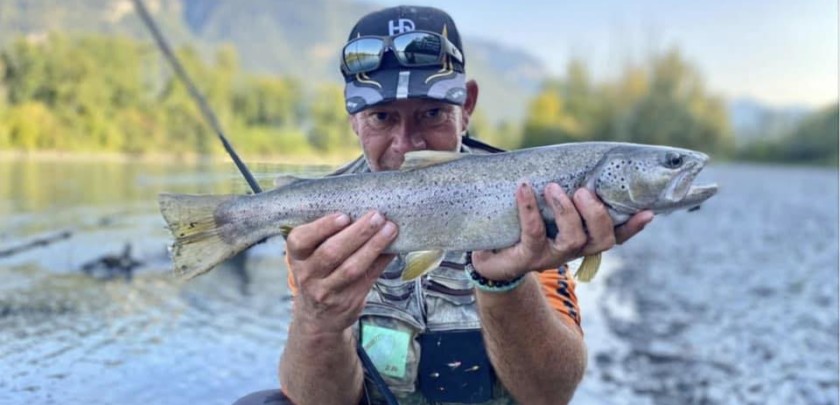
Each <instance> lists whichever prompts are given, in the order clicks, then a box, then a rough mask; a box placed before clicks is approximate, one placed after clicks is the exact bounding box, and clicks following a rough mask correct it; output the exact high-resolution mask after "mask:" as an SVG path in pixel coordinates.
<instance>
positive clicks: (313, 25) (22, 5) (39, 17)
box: [0, 0, 547, 121]
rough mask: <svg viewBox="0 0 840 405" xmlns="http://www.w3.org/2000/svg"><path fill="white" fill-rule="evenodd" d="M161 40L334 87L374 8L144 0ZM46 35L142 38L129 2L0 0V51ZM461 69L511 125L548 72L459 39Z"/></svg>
mask: <svg viewBox="0 0 840 405" xmlns="http://www.w3.org/2000/svg"><path fill="white" fill-rule="evenodd" d="M146 4H147V6H148V7H149V9H150V11H151V12H152V14H153V15H154V17H155V19H156V21H157V22H158V23H159V24H160V25H161V29H162V31H164V34H165V35H166V36H167V38H168V39H169V40H170V41H171V42H172V43H173V44H176V45H183V44H189V45H190V46H192V47H194V48H196V49H198V50H199V51H200V52H202V53H203V54H204V55H208V56H209V55H212V54H213V51H214V50H215V49H216V48H217V47H219V46H221V45H223V44H230V45H232V46H233V47H234V48H235V49H236V50H237V52H238V54H239V58H240V64H241V66H242V68H243V69H245V70H246V71H249V72H252V73H258V74H272V75H275V74H283V75H292V76H295V77H298V78H301V79H303V80H306V81H307V82H308V83H311V84H317V83H320V82H329V81H332V82H340V80H341V76H340V74H339V70H338V52H339V49H340V47H341V45H342V44H343V43H344V41H345V39H346V36H347V33H348V32H350V28H351V27H352V24H353V23H355V21H356V20H357V19H358V18H359V17H361V16H362V15H364V14H366V13H368V12H370V11H373V10H375V9H377V8H379V7H380V6H378V5H373V4H369V3H363V2H359V1H352V0H307V1H299V0H247V1H242V0H147V1H146ZM50 32H61V33H72V34H89V33H96V34H105V35H122V36H129V37H133V38H137V39H142V40H148V39H149V35H148V33H147V32H146V30H145V28H144V27H143V26H142V24H141V22H140V20H139V18H138V17H137V16H136V14H135V13H134V10H133V7H132V2H131V1H130V0H62V1H53V0H0V46H4V45H7V44H8V43H9V42H10V41H12V40H14V39H15V38H20V37H21V36H25V37H28V38H30V39H38V38H43V37H45V36H46V35H48V34H49V33H50ZM464 45H465V48H466V49H465V52H464V53H465V54H466V56H467V70H468V75H469V76H470V77H473V78H475V79H476V80H478V82H479V83H480V87H481V96H480V98H479V108H481V109H482V110H483V111H484V112H485V114H486V115H487V116H488V117H489V118H490V119H491V120H493V121H502V120H518V119H521V118H522V117H523V116H524V112H525V108H526V107H527V102H528V100H529V98H530V97H531V96H532V95H533V94H534V93H535V91H536V89H537V87H538V86H539V84H540V83H541V82H542V80H543V79H544V78H546V77H547V71H546V69H545V67H544V66H543V64H542V63H541V62H540V61H539V60H538V59H536V58H534V57H533V56H531V55H528V54H526V53H525V52H523V51H521V50H517V49H510V48H507V47H504V46H501V45H499V44H496V43H493V42H490V41H486V40H482V39H476V38H470V37H465V38H464Z"/></svg>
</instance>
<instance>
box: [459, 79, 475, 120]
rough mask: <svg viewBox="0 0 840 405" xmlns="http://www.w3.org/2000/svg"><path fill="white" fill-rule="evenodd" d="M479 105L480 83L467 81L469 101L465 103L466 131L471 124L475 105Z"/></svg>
mask: <svg viewBox="0 0 840 405" xmlns="http://www.w3.org/2000/svg"><path fill="white" fill-rule="evenodd" d="M477 103H478V83H476V81H475V80H469V81H467V99H466V100H465V101H464V116H463V120H464V130H466V129H467V127H468V126H469V124H470V116H471V115H472V113H473V112H474V111H475V105H476V104H477Z"/></svg>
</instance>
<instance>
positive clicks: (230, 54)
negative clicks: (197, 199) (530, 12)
mask: <svg viewBox="0 0 840 405" xmlns="http://www.w3.org/2000/svg"><path fill="white" fill-rule="evenodd" d="M178 56H179V57H180V59H181V61H182V63H183V64H184V65H185V67H186V68H187V70H188V71H189V72H190V74H191V75H192V76H193V79H194V80H195V81H196V82H197V83H198V86H199V87H200V88H201V90H202V92H203V93H204V94H205V96H206V97H207V99H208V101H209V103H210V105H211V106H212V108H213V109H214V111H215V112H216V114H217V115H218V117H219V119H220V121H221V123H222V126H223V127H224V128H225V130H226V133H227V135H228V137H229V139H230V140H231V142H232V143H233V144H234V145H235V147H236V149H237V150H238V151H239V152H240V154H242V155H243V156H247V157H248V158H250V159H254V158H259V157H267V156H294V157H296V158H298V159H300V158H303V159H307V158H310V157H311V158H313V159H318V160H322V161H323V160H324V159H325V158H328V157H333V158H335V159H343V158H346V157H350V156H354V155H357V154H358V153H359V149H358V146H357V143H356V139H355V136H354V135H353V133H352V131H351V130H350V128H349V125H348V124H347V119H346V113H345V111H344V107H343V97H342V88H341V86H340V85H339V84H331V83H323V84H310V83H307V82H304V81H301V80H300V79H296V78H292V77H280V76H259V75H253V74H248V73H247V72H245V71H243V70H242V69H241V68H240V66H239V63H238V60H237V55H236V53H235V52H234V51H233V49H232V48H222V49H220V50H219V51H217V52H216V54H215V57H214V58H213V60H211V61H206V60H203V59H202V58H201V57H200V56H199V54H198V52H196V51H195V50H192V49H190V48H182V49H180V50H179V52H178ZM837 122H838V113H837V106H836V105H834V106H831V107H829V108H825V109H822V110H820V111H817V112H815V113H812V114H811V115H810V116H807V117H806V118H804V119H803V120H802V121H801V123H800V124H799V125H798V126H796V127H795V128H794V129H793V130H791V131H789V133H787V134H784V135H783V136H779V137H774V138H772V139H765V138H761V137H759V138H757V140H754V141H751V142H749V143H747V144H743V145H738V143H737V142H736V141H735V134H734V133H733V130H732V128H731V125H730V119H729V117H728V115H727V110H726V108H725V103H724V100H722V99H721V98H720V97H718V96H715V95H714V94H711V93H710V92H709V91H708V90H707V89H706V88H705V86H704V81H703V77H702V76H701V74H700V73H699V72H698V71H697V70H696V69H695V68H694V67H693V66H691V64H690V63H689V62H688V61H687V60H686V59H685V58H684V57H683V56H682V55H681V54H680V52H679V51H678V50H671V51H668V52H665V53H663V54H660V55H656V56H654V57H652V58H651V59H650V60H648V61H646V62H645V63H642V64H638V65H628V66H627V67H625V69H624V70H623V72H622V74H621V75H619V76H618V77H617V78H616V79H613V80H608V81H601V82H596V81H594V80H592V79H591V78H590V74H589V69H588V68H587V66H586V65H585V64H584V63H582V62H580V61H572V62H571V63H570V64H569V65H568V69H567V72H566V74H565V75H564V77H562V78H556V79H552V80H549V81H547V82H545V83H544V85H543V86H542V88H541V90H540V91H539V92H538V93H537V94H536V95H535V96H534V98H533V99H532V100H531V102H530V103H529V106H528V110H527V116H526V118H525V120H524V122H522V123H518V122H501V123H499V122H497V121H494V120H492V119H490V118H489V117H488V116H487V113H486V112H484V111H482V110H479V111H477V113H476V114H475V116H474V117H473V121H472V131H473V134H474V135H475V136H477V137H479V138H481V139H484V140H486V141H489V142H491V143H494V144H497V145H500V146H502V147H505V148H519V147H527V146H536V145H543V144H549V143H558V142H570V141H588V140H615V141H627V142H641V143H654V144H666V145H672V146H682V147H688V148H693V149H698V150H702V151H705V152H708V153H711V154H713V155H715V156H716V157H723V158H736V159H751V160H762V161H791V162H816V163H828V164H837V150H838V144H837V136H838V135H837V134H838V127H837ZM0 151H50V152H63V153H82V154H90V153H94V154H95V153H102V154H114V153H117V154H125V155H128V156H156V155H161V154H165V155H169V156H175V157H176V158H177V157H182V156H194V155H209V156H223V153H224V152H223V150H222V149H221V147H220V145H219V142H218V141H217V140H216V139H215V134H214V133H212V131H211V130H210V129H209V127H208V126H207V125H206V124H205V122H204V120H203V119H202V117H201V115H200V113H199V111H198V109H197V107H196V106H195V104H194V102H193V100H192V99H191V98H190V97H189V94H188V93H187V91H186V90H185V88H184V87H183V86H182V85H181V84H180V83H179V82H178V81H177V80H176V78H175V77H174V76H173V75H172V74H171V73H170V69H169V66H168V65H166V64H165V63H164V61H163V59H162V58H161V57H160V56H159V53H158V51H157V49H155V48H154V47H153V46H152V45H151V44H148V43H143V42H138V41H134V40H129V39H121V38H112V37H102V36H86V37H72V36H64V35H56V34H53V35H49V36H47V37H46V38H42V39H40V40H37V41H32V40H19V41H17V42H15V43H14V44H13V45H10V46H9V47H7V48H5V49H4V50H2V52H0Z"/></svg>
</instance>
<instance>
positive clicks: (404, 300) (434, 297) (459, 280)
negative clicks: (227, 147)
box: [333, 146, 515, 405]
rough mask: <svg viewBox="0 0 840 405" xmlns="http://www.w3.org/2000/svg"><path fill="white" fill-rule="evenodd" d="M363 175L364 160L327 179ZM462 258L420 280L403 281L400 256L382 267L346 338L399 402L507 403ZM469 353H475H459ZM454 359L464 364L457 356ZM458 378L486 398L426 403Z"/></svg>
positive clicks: (369, 395)
mask: <svg viewBox="0 0 840 405" xmlns="http://www.w3.org/2000/svg"><path fill="white" fill-rule="evenodd" d="M462 152H465V153H487V152H485V151H482V150H477V151H473V150H471V149H470V148H469V147H467V146H462ZM369 171H370V168H369V167H368V165H367V163H366V161H365V160H364V158H363V157H360V158H359V159H357V160H356V161H354V162H351V163H350V164H348V165H346V166H344V167H343V168H341V169H339V170H338V171H337V172H335V173H333V175H336V174H350V173H364V172H369ZM466 260H467V253H466V252H448V253H447V254H446V256H445V257H444V260H443V262H441V264H440V266H439V267H438V268H436V269H434V270H432V271H431V272H429V273H428V274H427V275H426V276H424V277H420V278H418V279H415V280H411V281H403V280H402V279H401V275H402V272H403V269H404V267H405V256H404V255H400V256H398V257H396V258H395V259H394V261H392V262H391V264H390V265H388V267H387V268H386V270H385V271H384V272H383V274H382V275H381V276H380V278H379V279H378V280H377V281H376V283H375V284H374V286H373V288H372V289H371V291H370V292H369V293H368V295H367V299H366V302H365V308H364V309H363V310H362V315H361V317H360V318H359V322H357V324H356V325H354V327H353V333H354V335H355V336H356V339H357V341H358V342H360V343H361V345H362V346H363V347H364V348H365V351H366V352H367V354H368V356H369V357H370V358H371V360H372V362H373V363H374V365H375V366H376V368H377V370H378V371H379V373H380V375H381V376H382V378H383V379H384V380H385V382H386V383H387V384H388V386H389V387H390V389H391V391H392V392H393V393H394V395H395V396H396V397H397V399H398V400H399V402H400V404H407V405H415V404H447V403H481V404H487V405H491V404H492V405H497V404H514V403H515V402H514V401H513V399H512V398H511V397H510V395H509V394H508V393H507V392H506V391H505V389H504V387H503V386H502V385H501V383H500V382H498V380H497V379H496V378H495V373H494V372H493V370H492V366H491V365H490V363H489V360H487V355H486V348H485V347H484V343H483V340H482V338H481V332H480V331H481V322H480V319H479V315H478V308H477V305H476V297H475V293H474V289H473V287H472V284H471V281H470V280H469V278H468V277H467V275H466V274H465V272H464V266H465V264H466ZM475 350H480V351H481V354H480V355H476V356H472V357H471V356H469V355H466V353H467V352H469V351H475ZM460 354H464V355H465V356H464V357H465V358H464V359H461V358H460V357H458V356H459V355H460ZM441 356H450V357H452V358H451V359H450V358H446V359H442V358H441ZM475 358H479V359H481V358H483V359H484V360H485V362H481V361H473V363H476V364H473V363H470V361H471V359H475ZM427 359H434V360H435V361H436V363H435V361H431V360H429V361H426V360H427ZM462 360H463V361H462ZM478 363H481V364H478ZM458 373H465V374H458ZM470 373H472V374H470ZM463 376H469V377H470V378H473V379H475V378H478V379H479V380H481V381H483V382H484V384H478V385H477V386H481V387H484V388H485V389H489V390H490V392H471V393H470V394H468V395H472V396H474V397H472V398H469V399H466V400H461V401H459V402H446V401H438V400H435V401H430V400H429V399H427V397H428V396H429V395H430V393H431V395H438V394H439V395H441V397H445V394H446V389H447V388H448V387H449V388H451V389H457V388H458V387H453V386H452V383H457V381H452V380H457V379H458V378H461V377H463ZM488 378H489V379H490V380H487V379H488ZM365 380H366V381H365V396H366V399H367V402H369V403H371V404H380V403H382V404H384V403H385V402H384V397H382V395H381V394H380V393H379V391H378V390H377V388H376V387H375V385H374V384H373V383H372V382H371V381H370V379H369V378H366V379H365ZM487 381H492V382H491V383H488V382H487ZM456 385H457V384H456ZM464 385H466V383H464ZM476 398H484V399H487V400H476Z"/></svg>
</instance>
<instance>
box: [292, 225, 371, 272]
mask: <svg viewBox="0 0 840 405" xmlns="http://www.w3.org/2000/svg"><path fill="white" fill-rule="evenodd" d="M383 225H385V217H384V216H382V214H380V213H378V212H376V211H371V212H368V213H367V214H365V215H364V216H362V217H361V218H359V219H358V220H356V222H353V224H351V225H350V226H348V227H347V228H345V229H343V230H342V231H341V232H338V233H337V234H335V235H333V236H331V237H330V238H329V239H327V240H326V241H324V242H323V243H321V245H320V246H318V248H317V249H315V252H313V253H312V255H311V256H310V257H309V258H308V260H312V261H313V263H318V269H319V270H320V271H319V273H320V274H322V275H323V276H326V275H327V274H329V273H332V272H333V271H334V270H335V269H336V268H338V267H339V266H340V265H341V264H342V263H344V261H345V260H347V258H349V257H350V256H351V255H352V254H353V253H354V252H355V251H357V250H359V248H360V247H362V245H364V244H365V243H367V241H368V240H369V239H370V238H371V237H373V236H374V235H376V234H377V232H379V231H380V229H381V228H382V227H383Z"/></svg>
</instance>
